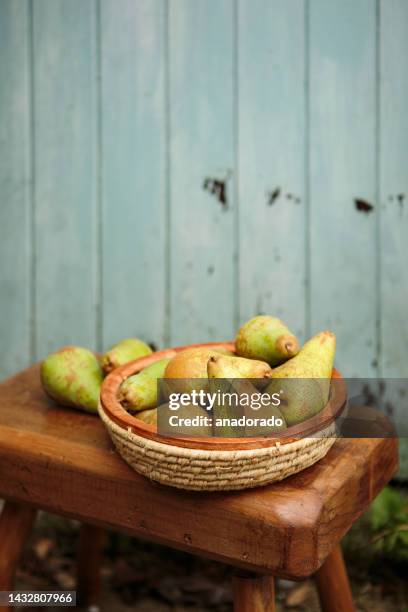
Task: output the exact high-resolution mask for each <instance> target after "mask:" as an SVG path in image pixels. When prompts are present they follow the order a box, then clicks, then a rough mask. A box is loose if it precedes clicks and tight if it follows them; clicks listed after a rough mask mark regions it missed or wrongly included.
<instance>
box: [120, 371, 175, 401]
mask: <svg viewBox="0 0 408 612" xmlns="http://www.w3.org/2000/svg"><path fill="white" fill-rule="evenodd" d="M169 361H170V359H159V361H155V362H154V363H152V364H151V365H150V366H148V367H147V368H144V370H142V371H141V372H139V373H138V374H135V375H134V376H130V377H129V378H127V379H126V380H125V381H124V382H123V383H122V384H121V386H120V389H119V401H120V402H121V403H122V404H123V406H124V407H125V408H126V409H127V410H128V411H129V412H134V411H137V410H145V409H146V408H153V407H154V406H157V379H158V378H163V377H164V371H165V369H166V367H167V364H168V363H169Z"/></svg>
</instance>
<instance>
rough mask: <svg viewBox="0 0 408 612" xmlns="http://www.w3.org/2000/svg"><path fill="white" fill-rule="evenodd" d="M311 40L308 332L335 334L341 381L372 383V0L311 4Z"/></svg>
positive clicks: (323, 0)
mask: <svg viewBox="0 0 408 612" xmlns="http://www.w3.org/2000/svg"><path fill="white" fill-rule="evenodd" d="M309 39H310V40H309V47H310V54H309V55H310V68H309V70H310V83H309V90H310V103H309V108H310V177H309V181H310V227H309V231H310V256H311V264H310V278H309V282H310V314H311V333H315V332H317V331H319V330H320V329H331V330H333V331H334V332H335V333H336V335H337V338H338V339H339V342H338V350H337V355H336V359H338V363H341V364H342V365H343V375H344V376H346V377H364V376H366V377H375V376H376V375H377V367H376V357H377V342H376V338H377V329H376V318H377V308H376V295H377V287H376V258H375V253H376V251H375V248H376V242H375V241H376V220H375V217H376V215H377V214H378V211H377V206H376V202H375V196H376V193H375V172H376V166H375V144H376V143H375V110H376V108H375V84H376V66H375V57H376V55H375V54H376V48H375V44H376V20H375V2H372V1H371V0H361V2H353V0H331V2H327V1H326V0H316V1H313V2H310V14H309ZM356 199H362V200H365V201H367V202H368V203H370V205H372V206H373V210H372V212H361V211H358V210H357V209H356V204H355V200H356Z"/></svg>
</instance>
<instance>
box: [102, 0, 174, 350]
mask: <svg viewBox="0 0 408 612" xmlns="http://www.w3.org/2000/svg"><path fill="white" fill-rule="evenodd" d="M165 26H166V23H165V5H164V2H163V0H153V1H151V0H140V1H138V2H134V0H122V2H121V3H120V8H119V7H118V3H117V2H116V1H115V0H103V1H102V4H101V96H102V98H101V105H102V113H103V120H102V176H103V189H102V201H103V283H102V286H103V337H104V344H105V346H108V345H110V344H112V343H113V342H117V341H118V340H120V339H121V338H124V337H125V338H126V337H129V336H133V335H134V336H138V337H141V338H143V339H144V340H147V341H148V342H154V343H155V344H157V345H159V346H163V343H164V335H165V288H166V232H165V224H166V210H165V207H166V121H165V120H166V109H165V90H164V86H165V36H164V34H165Z"/></svg>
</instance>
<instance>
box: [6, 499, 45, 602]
mask: <svg viewBox="0 0 408 612" xmlns="http://www.w3.org/2000/svg"><path fill="white" fill-rule="evenodd" d="M36 514H37V512H36V510H35V509H34V508H32V507H30V506H25V505H20V504H15V503H13V502H6V503H5V504H4V508H3V510H2V511H1V514H0V542H1V556H0V589H1V590H2V591H6V590H7V591H12V590H13V589H14V587H15V584H14V581H15V574H16V570H17V568H18V565H19V562H20V558H21V555H22V553H23V550H24V546H25V544H26V542H27V540H28V538H29V537H30V534H31V529H32V527H33V523H34V521H35V516H36ZM7 609H8V606H4V607H3V606H2V605H1V604H0V610H1V611H2V612H7Z"/></svg>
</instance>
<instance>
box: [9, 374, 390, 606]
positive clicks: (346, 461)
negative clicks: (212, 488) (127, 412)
mask: <svg viewBox="0 0 408 612" xmlns="http://www.w3.org/2000/svg"><path fill="white" fill-rule="evenodd" d="M397 463H398V445H397V440H396V439H392V438H387V439H341V440H338V441H337V442H336V444H335V445H334V446H333V448H332V449H331V450H330V452H329V453H328V455H327V456H326V457H325V458H324V459H323V460H321V461H320V462H319V463H317V464H316V465H314V466H312V467H311V468H308V469H307V470H304V471H303V472H301V473H300V474H297V475H295V476H292V477H290V478H288V479H286V480H284V481H282V482H280V483H277V484H274V485H270V486H268V487H263V488H258V489H253V490H247V491H240V492H229V493H193V492H187V491H179V490H176V489H171V488H167V487H163V486H161V485H157V484H154V483H152V482H149V481H148V480H147V479H145V478H143V477H142V476H139V475H138V474H136V473H135V472H133V471H132V470H131V469H130V468H129V467H128V466H127V465H126V463H125V462H124V461H123V460H122V459H121V458H120V457H119V456H118V455H117V454H116V452H114V451H113V449H112V446H111V442H110V439H109V437H108V434H107V433H106V431H105V429H104V427H103V425H102V423H101V422H100V420H99V419H98V418H97V417H93V416H90V415H86V414H81V413H78V412H75V411H73V410H68V409H62V408H60V407H57V406H55V405H53V404H52V403H51V402H50V401H48V400H47V398H46V397H45V395H44V393H43V391H42V389H41V387H40V381H39V370H38V366H34V367H32V368H29V369H27V370H25V371H24V372H22V373H20V374H18V375H17V376H14V377H12V378H9V379H8V380H7V381H5V382H4V383H2V384H1V385H0V497H2V498H4V499H7V500H10V501H7V503H6V504H5V507H4V509H3V513H2V514H1V517H0V559H1V561H0V586H1V589H2V590H10V589H11V587H12V581H13V576H14V573H15V570H16V567H17V564H18V560H19V556H20V554H21V551H22V548H23V545H24V541H25V540H26V538H27V535H28V534H29V532H30V529H31V526H32V523H33V520H34V514H35V511H34V510H33V509H32V508H40V509H43V510H48V511H50V512H54V513H56V514H61V515H66V516H69V517H73V518H76V519H78V520H80V521H82V522H83V523H84V526H83V528H82V532H81V538H80V554H79V576H80V577H81V580H80V581H79V584H78V597H79V598H80V599H81V603H82V604H86V605H90V604H96V603H97V598H98V595H99V576H98V574H99V564H100V556H101V548H102V546H103V540H104V528H105V529H106V528H107V529H114V530H117V531H121V532H124V533H127V534H130V535H133V536H135V537H138V538H143V539H148V540H151V541H154V542H158V543H163V544H165V545H167V546H172V547H173V548H177V549H181V550H185V551H188V552H191V553H193V554H197V555H202V556H206V557H209V558H213V559H216V560H219V561H222V562H224V563H228V564H230V565H232V566H233V567H235V568H237V573H236V576H235V578H234V585H233V588H234V609H235V610H237V611H239V612H261V611H263V612H264V611H269V612H272V611H273V610H274V609H275V604H274V577H283V578H289V579H293V580H299V579H302V578H306V577H308V576H310V575H312V574H314V575H315V578H316V583H317V587H318V591H319V596H320V601H321V606H322V610H324V612H350V611H351V610H354V606H353V602H352V597H351V591H350V586H349V583H348V579H347V574H346V571H345V567H344V562H343V558H342V555H341V551H340V547H339V542H340V540H341V538H342V537H343V535H344V534H345V533H346V532H347V531H348V530H349V528H350V527H351V525H352V524H353V522H354V521H355V520H356V519H357V518H358V517H359V516H360V515H361V513H362V512H363V511H364V510H366V508H367V507H368V506H369V504H370V502H371V501H372V500H373V499H374V497H375V496H376V495H377V494H378V493H379V491H380V490H381V489H382V488H383V487H384V486H385V485H386V483H387V482H388V481H389V480H390V478H391V477H392V475H393V474H394V473H395V471H396V469H397ZM26 504H29V505H30V506H31V509H30V508H28V507H27V506H26ZM1 589H0V590H1Z"/></svg>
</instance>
